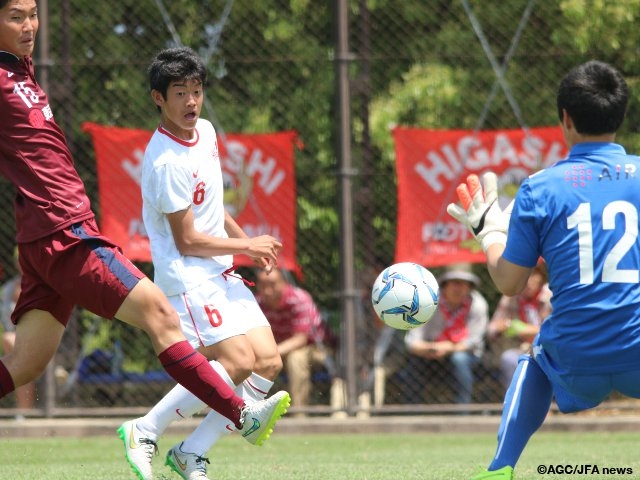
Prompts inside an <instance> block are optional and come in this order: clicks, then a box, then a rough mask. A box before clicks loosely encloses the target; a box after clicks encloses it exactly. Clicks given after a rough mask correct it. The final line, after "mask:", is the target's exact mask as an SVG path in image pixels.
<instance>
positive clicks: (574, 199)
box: [447, 61, 640, 480]
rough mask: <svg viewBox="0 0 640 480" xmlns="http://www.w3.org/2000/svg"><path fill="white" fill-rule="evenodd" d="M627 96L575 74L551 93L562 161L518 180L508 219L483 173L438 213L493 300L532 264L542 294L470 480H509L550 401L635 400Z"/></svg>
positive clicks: (638, 344) (602, 73) (638, 168)
mask: <svg viewBox="0 0 640 480" xmlns="http://www.w3.org/2000/svg"><path fill="white" fill-rule="evenodd" d="M628 97H629V91H628V87H627V84H626V82H625V80H624V78H623V77H622V75H621V74H620V73H619V72H618V71H617V70H616V69H615V68H613V67H612V66H610V65H608V64H606V63H602V62H598V61H590V62H587V63H585V64H582V65H580V66H578V67H576V68H575V69H573V70H572V71H571V72H569V73H568V74H567V76H566V77H565V78H564V79H563V80H562V81H561V83H560V86H559V89H558V93H557V109H558V115H559V117H560V122H561V125H562V131H563V134H564V137H565V141H566V143H567V147H568V148H569V149H570V151H569V155H568V157H567V158H566V159H564V160H562V161H560V162H558V163H557V164H555V165H553V166H551V167H549V168H546V169H544V170H542V171H540V172H537V173H535V174H534V175H531V176H530V177H529V178H527V179H526V180H525V181H524V182H523V183H522V185H521V186H520V188H519V190H518V193H517V195H516V198H515V201H514V204H513V210H512V212H511V215H510V218H509V216H508V214H507V213H506V212H503V211H502V210H501V209H500V207H499V206H498V203H497V201H496V198H497V196H498V192H497V190H498V189H497V177H496V175H495V174H493V173H491V172H488V173H486V174H485V175H484V176H483V181H482V184H481V183H480V180H479V178H478V177H477V176H475V175H470V176H469V177H468V178H467V179H466V183H463V184H461V185H459V186H458V189H457V193H458V199H459V200H460V203H459V204H450V205H449V206H448V208H447V211H448V212H449V214H450V215H451V216H453V217H454V218H456V219H457V220H458V221H460V222H462V223H463V224H465V225H466V226H467V227H468V228H469V230H470V231H471V232H472V234H473V235H474V236H475V237H476V239H477V240H478V241H479V242H480V244H481V245H482V249H483V250H484V252H485V254H486V257H487V267H488V270H489V273H490V275H491V278H492V279H493V282H494V283H495V285H496V286H497V287H498V289H499V290H500V291H501V292H502V293H503V294H505V295H517V294H518V293H519V292H520V291H522V289H523V288H524V286H525V284H526V282H527V277H528V276H529V274H530V273H531V271H532V269H533V268H534V267H535V265H536V263H537V262H538V259H539V258H540V257H542V258H544V260H545V261H546V263H547V266H548V270H549V287H550V288H551V291H552V292H553V297H552V299H551V302H552V312H551V315H550V316H549V317H547V320H546V321H545V322H544V323H543V324H542V326H541V329H540V332H539V334H538V336H537V337H536V339H535V340H534V342H533V347H532V353H531V355H523V356H522V357H521V358H520V359H519V362H518V367H517V369H516V372H515V374H514V376H513V379H512V381H511V384H510V386H509V389H508V391H507V393H506V396H505V400H504V406H503V411H502V419H501V422H500V427H499V430H498V445H497V449H496V452H495V456H494V457H493V460H492V461H491V463H490V464H489V466H488V468H487V470H486V471H483V472H481V473H479V474H477V475H476V476H475V477H473V479H474V480H481V479H482V480H484V479H492V480H507V479H513V478H514V473H513V470H514V467H515V465H516V463H517V461H518V459H519V457H520V455H521V454H522V451H523V450H524V448H525V446H526V444H527V442H528V441H529V438H531V436H532V435H533V434H534V433H535V432H536V430H538V428H540V426H541V425H542V423H543V421H544V419H545V417H546V415H547V412H548V410H549V407H550V405H551V401H552V399H553V398H555V401H556V403H557V405H558V408H559V410H560V411H561V412H562V413H570V412H579V411H582V410H586V409H589V408H593V407H595V406H597V405H598V404H600V403H601V402H602V401H603V400H605V399H606V398H607V397H608V396H609V395H610V394H611V393H612V392H619V393H621V394H623V395H626V396H629V397H633V398H640V271H639V269H640V239H639V238H638V233H639V219H640V214H639V212H638V209H639V208H640V177H639V175H638V172H640V158H638V157H636V156H631V155H628V154H627V153H626V152H625V150H624V148H623V147H622V146H621V145H619V144H617V143H615V137H616V131H617V130H618V128H619V127H620V125H621V124H622V122H623V120H624V116H625V111H626V107H627V100H628Z"/></svg>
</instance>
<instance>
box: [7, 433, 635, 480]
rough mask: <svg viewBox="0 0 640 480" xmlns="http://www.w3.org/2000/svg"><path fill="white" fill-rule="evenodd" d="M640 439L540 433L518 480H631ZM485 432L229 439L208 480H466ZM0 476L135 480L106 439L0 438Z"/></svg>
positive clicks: (484, 456)
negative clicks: (572, 470) (573, 468)
mask: <svg viewBox="0 0 640 480" xmlns="http://www.w3.org/2000/svg"><path fill="white" fill-rule="evenodd" d="M177 441H178V438H177V437H175V436H167V437H166V438H163V439H162V442H161V443H160V445H159V446H160V456H158V457H157V458H156V459H155V460H154V462H155V464H154V466H155V472H156V478H157V479H175V480H179V477H178V476H177V475H175V474H173V473H172V472H170V471H169V470H168V468H167V467H164V465H163V463H164V454H165V453H166V451H167V449H168V448H170V447H171V446H172V445H173V444H174V443H176V442H177ZM639 444H640V433H638V434H636V433H628V432H624V433H622V432H621V433H608V432H593V433H556V432H540V433H538V434H536V436H534V438H533V439H532V441H531V442H530V443H529V445H528V447H527V449H526V450H525V453H524V455H523V456H522V458H521V459H520V463H519V465H518V468H517V470H516V472H517V479H518V480H544V479H548V480H576V479H577V478H589V479H594V480H596V479H603V478H638V475H640V456H639V455H638V454H637V451H638V445H639ZM494 447H495V440H494V435H492V434H443V433H436V434H404V435H399V434H368V435H359V434H344V435H326V434H322V435H304V436H303V435H277V433H276V435H274V437H273V438H272V439H271V440H270V441H269V442H268V443H267V444H266V445H265V446H264V447H254V446H251V445H249V444H247V443H245V442H244V441H242V440H241V439H240V438H239V437H236V436H234V437H228V438H225V439H224V440H223V441H222V442H220V443H219V444H218V445H217V446H216V447H214V449H212V450H211V452H210V454H209V456H210V460H211V465H209V476H210V477H211V478H212V480H213V479H215V480H241V479H247V480H276V479H277V480H327V479H329V480H331V479H336V480H343V479H344V480H351V479H352V480H412V479H416V480H417V479H420V480H432V479H433V480H450V479H462V480H464V479H467V478H469V477H470V476H471V475H472V474H473V473H474V472H476V471H477V470H478V469H479V468H480V467H482V466H485V465H486V463H487V462H488V461H489V460H490V458H491V456H492V454H493V451H494ZM539 464H545V465H549V464H554V465H557V464H561V465H566V464H569V465H580V464H591V465H597V466H598V467H599V468H600V469H602V468H603V467H613V466H618V467H630V468H632V469H633V474H630V475H614V476H605V475H576V474H574V475H562V474H553V475H540V474H538V473H537V470H536V469H537V466H538V465H539ZM0 478H2V479H9V480H21V479H30V480H39V479H46V480H79V479H83V480H85V479H94V480H102V479H104V480H120V479H123V480H126V479H129V480H135V479H136V477H135V476H134V474H133V472H132V471H131V470H130V468H129V466H128V464H127V463H126V461H125V460H124V455H123V447H122V444H121V443H120V440H119V439H118V437H117V436H116V435H115V432H114V436H113V437H89V438H78V439H70V438H47V439H0Z"/></svg>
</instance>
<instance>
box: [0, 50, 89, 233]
mask: <svg viewBox="0 0 640 480" xmlns="http://www.w3.org/2000/svg"><path fill="white" fill-rule="evenodd" d="M0 175H2V176H3V177H5V178H7V179H8V180H10V181H11V183H13V184H14V185H15V187H16V198H15V216H16V229H17V241H18V242H31V241H33V240H37V239H39V238H43V237H46V236H48V235H50V234H52V233H54V232H56V231H59V230H61V229H63V228H65V227H68V226H69V225H71V224H74V223H77V222H80V221H82V220H86V219H89V218H92V217H93V212H92V211H91V205H90V203H89V198H88V197H87V194H86V191H85V188H84V184H83V183H82V180H81V179H80V176H79V175H78V173H77V172H76V169H75V167H74V165H73V159H72V158H71V153H70V152H69V148H68V147H67V142H66V138H65V136H64V133H62V130H61V129H60V127H58V125H57V124H56V122H55V121H54V119H53V112H52V111H51V107H50V106H49V100H48V99H47V96H46V94H45V93H44V91H43V90H42V89H41V88H40V86H39V85H38V84H37V82H36V80H35V75H34V70H33V63H32V61H31V57H24V58H18V57H16V56H15V55H12V54H10V53H7V52H1V51H0Z"/></svg>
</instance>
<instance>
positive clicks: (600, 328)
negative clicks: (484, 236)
mask: <svg viewBox="0 0 640 480" xmlns="http://www.w3.org/2000/svg"><path fill="white" fill-rule="evenodd" d="M639 209H640V159H639V158H638V157H636V156H631V155H627V154H626V152H625V150H624V148H623V147H622V146H620V145H618V144H614V143H581V144H578V145H576V146H574V147H573V148H572V149H571V152H570V153H569V156H568V158H567V159H565V160H563V161H561V162H558V163H557V164H555V165H554V166H552V167H550V168H547V169H545V170H542V171H540V172H538V173H536V174H534V175H532V176H531V177H529V178H528V179H526V180H525V181H524V182H523V183H522V185H521V187H520V189H519V190H518V194H517V195H516V199H515V203H514V208H513V213H512V215H511V221H510V225H509V233H508V240H507V246H506V248H505V251H504V254H503V256H504V258H505V259H506V260H508V261H510V262H512V263H515V264H517V265H522V266H526V267H532V266H534V265H535V264H536V262H537V261H538V258H539V257H540V256H541V257H543V258H544V260H545V261H546V262H547V265H548V269H549V287H550V288H551V291H552V292H553V297H552V300H551V301H552V307H553V311H552V313H551V316H549V317H548V318H547V320H546V321H545V322H544V323H543V324H542V327H541V330H540V334H539V338H538V339H537V340H536V346H537V348H542V349H543V350H544V352H545V353H546V354H547V355H549V356H550V357H551V358H552V359H553V360H554V361H555V362H557V363H558V365H559V367H560V368H562V367H569V368H570V369H571V371H572V372H574V373H594V374H595V373H614V372H617V371H621V370H624V369H625V368H628V367H633V368H638V366H639V365H640V238H639V237H638V233H639V232H638V227H639V223H638V222H639V213H638V210H639Z"/></svg>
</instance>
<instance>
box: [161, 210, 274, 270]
mask: <svg viewBox="0 0 640 480" xmlns="http://www.w3.org/2000/svg"><path fill="white" fill-rule="evenodd" d="M167 221H168V222H169V226H170V227H171V233H172V235H173V240H174V242H175V244H176V247H177V248H178V251H179V252H180V253H181V254H182V255H189V256H194V257H212V256H219V255H238V254H244V255H248V256H250V257H253V258H256V257H257V258H266V259H268V260H269V261H272V262H276V261H277V257H278V254H279V253H280V249H281V248H282V244H281V243H280V242H278V241H277V240H276V239H275V238H273V237H271V236H269V235H261V236H259V237H255V238H248V237H246V235H245V237H244V238H222V237H213V236H211V235H207V234H204V233H201V232H199V231H198V230H196V228H195V222H194V216H193V210H192V209H191V207H189V208H187V209H186V210H180V211H178V212H174V213H169V214H167Z"/></svg>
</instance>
